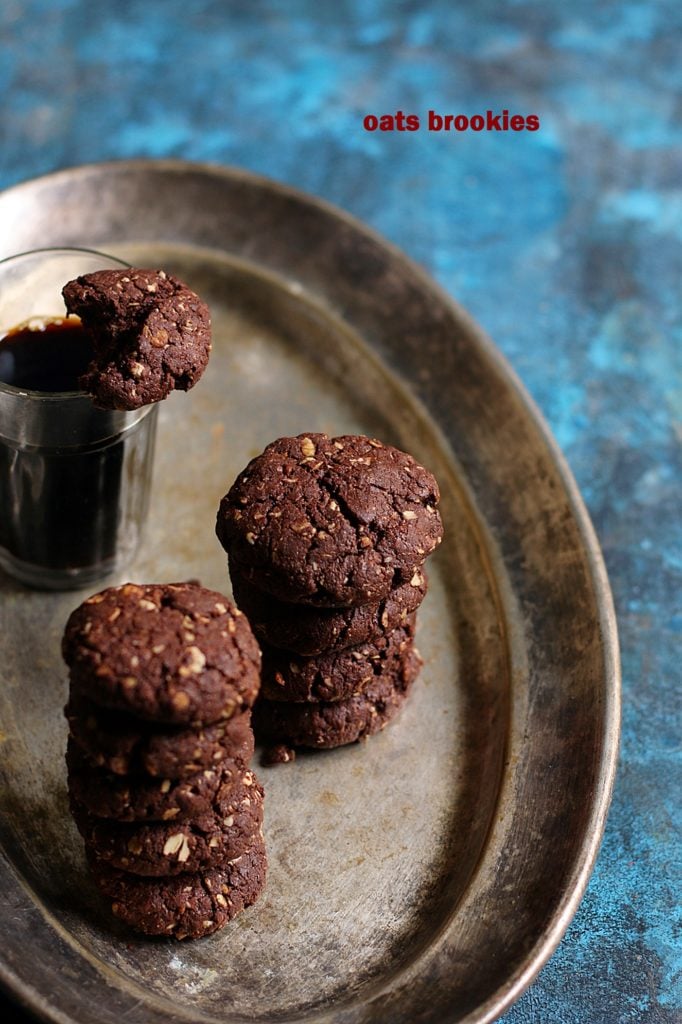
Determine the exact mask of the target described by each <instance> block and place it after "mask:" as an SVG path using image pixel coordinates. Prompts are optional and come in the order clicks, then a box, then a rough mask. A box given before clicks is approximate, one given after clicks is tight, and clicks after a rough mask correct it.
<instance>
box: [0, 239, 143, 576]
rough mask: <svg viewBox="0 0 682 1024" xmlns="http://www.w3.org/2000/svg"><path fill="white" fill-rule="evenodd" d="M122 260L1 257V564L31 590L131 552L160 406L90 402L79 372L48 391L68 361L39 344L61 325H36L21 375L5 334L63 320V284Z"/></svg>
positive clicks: (68, 253) (112, 563)
mask: <svg viewBox="0 0 682 1024" xmlns="http://www.w3.org/2000/svg"><path fill="white" fill-rule="evenodd" d="M125 266H127V264H125V263H122V262H121V261H120V260H117V259H114V258H113V257H111V256H105V255H104V254H102V253H98V252H94V251H91V250H87V249H36V250H33V251H31V252H26V253H21V254H19V255H17V256H12V257H10V258H8V259H5V260H2V261H0V567H1V568H2V569H4V570H5V571H6V572H7V573H9V574H10V575H11V576H13V577H14V578H15V579H18V580H21V582H22V583H25V584H28V585H29V586H32V587H36V588H39V589H48V590H70V589H75V588H78V587H84V586H87V585H89V584H90V583H92V582H94V581H95V580H98V579H100V578H102V577H103V576H106V575H108V574H110V573H113V572H117V571H118V570H120V569H122V568H123V567H124V566H125V565H126V563H128V562H129V561H130V560H131V559H132V558H133V556H134V555H135V552H136V551H137V548H138V545H139V543H140V539H141V536H142V530H143V527H144V523H145V519H146V516H147V511H148V507H149V496H150V489H151V479H152V463H153V458H154V441H155V434H156V420H157V415H156V414H157V406H156V405H149V406H145V407H144V408H142V409H138V410H135V411H134V412H118V411H107V410H102V409H97V408H95V406H94V404H93V402H92V399H91V398H90V397H89V396H88V395H87V394H86V393H85V392H84V391H81V390H78V385H77V382H76V380H75V378H74V382H73V384H72V385H70V390H54V387H53V385H54V384H55V383H56V386H57V387H59V386H62V385H61V384H60V381H61V373H60V368H61V366H62V363H63V362H65V361H68V360H67V359H66V355H65V356H64V358H63V359H62V357H61V356H60V353H59V351H58V350H55V349H54V348H48V347H47V346H54V345H59V344H60V343H63V336H62V341H61V342H60V331H58V330H54V331H50V330H46V331H44V332H41V335H40V341H39V343H37V344H36V345H34V346H32V348H31V349H30V352H29V353H28V356H27V359H28V361H29V366H28V371H27V372H26V373H24V382H23V383H22V381H21V380H20V379H18V377H17V376H16V374H15V373H14V372H13V369H12V368H13V366H15V365H16V361H17V360H16V357H17V354H19V355H20V354H21V353H20V351H19V349H20V346H19V345H17V346H15V348H16V352H15V351H14V349H13V346H12V344H11V341H12V338H13V337H17V335H16V334H14V335H13V334H12V333H11V332H12V331H13V329H16V327H17V325H20V324H26V325H29V326H33V327H35V326H36V325H40V324H44V323H53V322H54V320H55V319H59V318H64V317H65V316H66V313H65V309H64V301H63V299H62V295H61V290H62V287H63V286H64V285H65V284H66V282H67V281H70V280H72V279H73V278H75V277H78V276H79V275H80V274H88V273H91V272H92V271H94V270H103V269H111V268H114V269H120V268H122V267H125ZM3 339H4V341H3ZM41 352H42V354H41ZM41 361H42V365H41ZM24 362H26V360H24ZM34 364H35V365H34ZM24 369H26V367H24ZM13 378H14V379H15V381H16V383H14V384H13V383H11V381H12V379H13ZM26 380H28V381H29V384H30V385H31V386H26Z"/></svg>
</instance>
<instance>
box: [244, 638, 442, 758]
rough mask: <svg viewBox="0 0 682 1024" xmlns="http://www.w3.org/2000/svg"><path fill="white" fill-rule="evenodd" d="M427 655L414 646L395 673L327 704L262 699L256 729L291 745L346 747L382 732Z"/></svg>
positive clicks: (269, 738) (268, 738)
mask: <svg viewBox="0 0 682 1024" xmlns="http://www.w3.org/2000/svg"><path fill="white" fill-rule="evenodd" d="M421 664H422V661H421V658H420V656H419V654H418V652H417V650H416V648H414V647H411V648H410V649H409V651H408V652H407V655H406V657H405V658H404V660H403V662H402V664H401V667H400V671H399V673H398V675H397V676H396V677H394V678H393V679H380V680H378V681H377V682H373V683H370V685H369V686H368V687H367V689H366V690H364V691H363V692H362V693H360V694H356V695H355V696H353V697H350V698H349V699H348V700H339V701H333V702H329V703H322V704H313V703H310V704H304V703H300V704H295V703H284V702H279V701H269V700H260V701H259V702H258V704H257V705H256V709H255V712H254V722H255V727H256V731H257V732H258V734H259V735H260V736H262V737H263V738H264V739H266V740H272V741H273V742H275V743H278V744H280V745H282V744H284V745H286V746H291V747H320V748H331V747H340V746H343V745H344V744H346V743H354V742H355V741H356V740H359V739H362V738H363V737H365V736H371V735H372V734H373V733H376V732H379V731H380V730H381V729H383V728H384V726H385V725H387V724H388V722H389V721H390V720H391V719H392V718H393V717H394V716H395V715H396V714H397V713H398V711H399V710H400V708H401V707H402V705H403V704H404V702H405V699H406V697H407V695H408V693H409V690H410V687H411V686H412V684H413V682H414V680H415V679H416V678H417V675H418V674H419V670H420V668H421Z"/></svg>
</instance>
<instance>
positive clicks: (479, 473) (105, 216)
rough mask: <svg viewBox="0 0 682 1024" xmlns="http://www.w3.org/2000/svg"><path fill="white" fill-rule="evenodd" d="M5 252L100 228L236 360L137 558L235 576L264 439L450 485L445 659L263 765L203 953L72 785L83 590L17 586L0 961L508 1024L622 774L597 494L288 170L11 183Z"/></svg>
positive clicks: (349, 1023)
mask: <svg viewBox="0 0 682 1024" xmlns="http://www.w3.org/2000/svg"><path fill="white" fill-rule="evenodd" d="M0 223H2V225H3V232H2V241H1V242H0V250H1V251H0V254H1V255H3V256H4V255H9V254H10V253H11V252H17V251H20V250H23V249H28V248H32V247H35V246H38V245H43V246H44V245H65V244H66V245H68V244H74V245H85V246H90V247H94V248H98V249H102V250H104V251H110V252H114V253H116V254H119V255H122V256H124V257H126V258H128V259H129V260H130V261H131V262H135V263H153V264H157V265H163V266H164V267H166V268H168V269H171V270H174V271H176V272H178V273H179V274H180V275H182V276H184V277H186V278H187V279H188V280H189V281H190V282H191V283H192V284H193V285H194V286H195V287H196V288H197V289H198V290H199V291H200V292H201V294H202V295H204V296H205V297H206V298H207V299H208V301H209V303H210V304H211V307H212V310H213V315H214V321H215V349H214V354H213V356H212V359H211V364H210V367H209V370H208V372H207V374H206V376H205V378H204V380H203V381H202V382H201V384H200V385H199V386H198V387H197V388H196V389H195V390H194V391H193V392H191V393H190V394H189V395H187V396H184V395H180V396H174V397H173V398H171V399H170V400H169V401H167V402H166V403H164V405H163V407H162V409H161V425H160V436H159V450H158V457H157V463H156V466H155V488H154V499H153V504H152V511H151V523H150V528H149V531H148V537H147V542H146V545H145V547H144V553H143V554H142V555H141V557H140V558H139V559H138V561H137V562H136V564H135V565H134V566H132V567H131V569H130V571H129V573H127V574H126V575H127V577H128V578H131V579H136V580H153V579H154V580H171V579H182V578H188V577H199V578H200V579H201V581H202V582H203V583H205V584H206V585H207V586H211V587H215V588H217V589H223V590H228V591H229V580H228V577H227V572H226V566H225V562H224V558H223V554H222V551H221V549H220V547H219V546H218V544H217V541H216V540H215V537H214V534H213V523H214V516H215V510H216V507H217V503H218V499H219V497H220V496H221V495H222V493H223V492H224V491H225V490H226V488H227V487H228V485H229V484H230V483H231V481H232V480H233V479H234V477H235V475H236V474H237V472H238V471H239V470H240V469H241V468H242V466H243V465H244V464H245V462H246V461H247V460H248V459H249V458H250V457H251V456H252V455H254V454H255V453H256V452H258V451H259V450H260V449H261V448H262V447H263V446H264V445H265V444H266V443H267V442H268V441H269V440H271V439H272V438H274V437H276V436H278V435H282V434H291V433H298V432H301V431H310V430H320V429H323V430H326V431H328V432H330V433H340V432H363V433H370V434H374V435H378V436H379V437H381V438H383V439H385V440H387V441H389V442H393V443H396V444H398V445H400V446H402V447H404V448H407V449H408V450H409V451H411V452H412V453H413V454H414V455H415V456H416V457H417V458H418V459H420V460H422V461H423V462H424V463H425V464H426V465H428V466H429V467H430V468H431V469H432V470H434V472H435V473H436V475H437V477H438V479H439V481H440V484H441V488H442V491H443V511H444V519H445V524H446V531H447V534H446V541H445V542H444V543H443V545H442V547H441V549H440V550H439V553H438V555H437V557H436V558H435V559H433V565H432V568H431V572H430V575H431V589H430V592H429V595H428V597H427V599H426V601H425V603H424V606H423V609H422V611H421V613H420V626H419V631H418V643H419V646H420V648H421V650H422V654H423V656H424V658H425V668H424V671H423V674H422V678H421V680H420V682H419V683H418V685H417V686H416V688H415V692H414V694H413V696H412V698H411V700H410V701H409V703H408V705H407V706H406V708H405V710H404V711H403V713H402V714H401V716H400V718H399V719H398V720H396V722H395V723H393V724H392V725H391V726H390V727H389V728H388V729H386V731H385V732H384V733H382V734H381V735H380V736H378V737H376V738H373V739H372V740H371V741H370V742H368V743H366V744H363V745H359V746H354V747H349V748H345V749H342V750H338V751H335V752H330V753H318V754H310V755H308V756H300V757H299V759H298V760H297V761H296V762H295V764H293V765H287V766H282V767H279V768H276V769H265V770H260V771H259V774H260V775H261V777H262V779H263V782H264V784H265V787H266V839H267V843H268V849H269V856H270V863H271V869H270V875H269V880H268V885H267V891H266V893H265V895H264V897H263V898H262V899H261V901H260V902H259V903H258V904H257V905H256V906H255V907H253V908H252V909H250V910H249V911H247V912H246V913H244V914H243V915H242V916H241V917H240V918H238V919H237V920H236V921H235V922H234V923H233V924H232V925H231V926H229V927H228V928H226V929H225V930H224V931H223V932H222V933H220V934H218V935H216V936H214V937H212V938H210V939H206V940H203V941H200V942H195V943H185V944H178V943H171V942H161V941H146V940H144V939H140V938H137V937H135V936H131V934H130V933H129V932H127V931H126V930H125V929H123V928H122V927H121V926H120V925H118V924H117V923H116V922H115V921H114V920H113V919H112V917H111V916H110V914H109V913H108V909H107V908H106V906H104V905H103V904H102V902H101V900H100V899H99V897H98V896H97V893H96V892H95V890H94V887H93V885H92V884H91V882H90V880H89V878H88V874H87V871H86V870H85V865H84V859H83V854H82V848H81V843H80V840H79V838H78V836H77V834H76V831H75V828H74V826H73V825H72V823H71V821H70V818H69V815H68V811H67V803H66V793H65V772H64V766H63V750H64V745H65V734H66V728H65V724H64V722H63V719H62V717H61V708H62V705H63V703H64V699H65V693H66V678H65V671H64V669H63V667H62V664H61V661H60V657H59V638H60V634H61V630H62V628H63V624H64V621H65V619H66V617H67V614H68V612H69V611H70V610H71V608H72V607H74V605H75V604H76V603H78V601H79V600H81V598H82V596H84V595H79V594H75V595H74V594H73V593H71V594H40V593H34V592H30V591H28V590H25V589H23V588H21V587H19V586H18V585H15V584H14V583H12V582H11V581H10V580H8V579H6V578H3V579H2V580H1V581H0V593H1V596H2V605H1V617H2V622H1V633H0V635H1V636H2V648H3V686H2V691H1V694H0V708H1V718H0V721H1V728H2V743H1V745H0V757H1V766H0V767H1V772H2V793H1V797H0V799H1V809H2V820H1V825H0V841H1V845H2V854H3V856H2V861H1V862H0V868H1V878H0V882H1V885H2V896H3V908H4V921H5V925H4V933H5V934H4V941H3V944H2V950H1V951H0V961H1V975H0V976H1V977H2V978H3V979H4V983H5V984H6V985H7V986H8V987H9V988H10V989H11V990H12V991H13V993H14V994H15V995H16V996H17V997H18V998H19V999H20V1000H21V1001H23V1002H24V1003H25V1004H26V1005H27V1006H29V1007H30V1008H31V1009H32V1010H33V1011H34V1012H35V1013H37V1014H38V1015H40V1016H42V1017H43V1018H45V1019H47V1020H54V1021H61V1022H63V1021H72V1022H74V1024H75V1022H78V1024H86V1022H93V1024H95V1022H97V1024H104V1022H114V1021H116V1022H118V1021H120V1020H121V1019H125V1020H126V1021H128V1022H130V1024H134V1022H140V1024H142V1022H144V1024H153V1022H161V1021H163V1022H165V1024H168V1022H176V1021H177V1022H180V1021H197V1022H199V1021H201V1022H208V1021H215V1022H228V1021H229V1022H233V1021H234V1022H236V1021H301V1020H306V1021H330V1022H331V1021H334V1022H338V1024H353V1022H361V1021H362V1022H370V1021H376V1022H382V1024H387V1022H391V1024H402V1022H404V1024H408V1022H409V1024H416V1022H424V1024H426V1022H429V1024H432V1022H441V1021H449V1022H455V1021H457V1022H464V1021H466V1022H470V1024H473V1022H474V1021H475V1022H478V1024H480V1022H484V1021H491V1020H493V1019H494V1018H495V1017H496V1016H497V1015H498V1014H500V1013H501V1012H502V1011H503V1010H504V1009H505V1007H507V1006H508V1005H509V1004H510V1003H511V1002H512V1001H513V1000H514V999H515V998H516V997H517V996H518V995H519V994H520V992H521V991H523V989H524V987H525V986H526V985H527V984H528V983H529V982H530V981H531V980H532V978H533V977H534V976H535V974H536V973H537V971H538V970H539V968H540V967H541V966H542V964H543V963H544V962H545V960H546V959H547V958H548V957H549V955H550V954H551V952H552V951H553V949H554V948H555V946H556V944H557V943H558V941H559V939H560V937H561V935H562V934H563V932H564V930H565V928H566V926H567V924H568V922H569V920H570V918H571V916H572V914H573V912H574V911H575V909H576V906H577V904H578V902H579V900H580V897H581V895H582V893H583V891H584V888H585V885H586V882H587V878H588V876H589V872H590V870H591V867H592V864H593V861H594V858H595V856H596V851H597V849H598V844H599V840H600V836H601V832H602V828H603V824H604V819H605V815H606V811H607V807H608V803H609V798H610V792H611V786H612V782H613V775H614V766H615V759H616V750H617V738H618V722H619V689H618V687H619V679H618V654H617V641H616V629H615V623H614V616H613V610H612V605H611V598H610V594H609V588H608V583H607V579H606V576H605V572H604V568H603V565H602V560H601V556H600V553H599V549H598V546H597V542H596V540H595V537H594V534H593V532H592V529H591V526H590V523H589V521H588V518H587V515H586V512H585V509H584V507H583V505H582V502H581V499H580V497H579V495H578V493H577V491H576V487H575V484H574V482H573V480H572V478H571V476H570V473H569V471H568V470H567V468H566V466H565V464H564V462H563V460H562V458H561V456H560V454H559V452H558V450H557V448H556V446H555V445H554V443H553V441H552V439H551V437H550V436H549V434H548V432H547V429H546V427H545V426H544V424H543V423H542V421H541V419H540V417H539V415H538V413H537V411H536V410H535V408H534V407H533V405H532V403H531V401H530V400H529V398H528V396H527V395H526V394H525V392H524V391H523V389H522V387H521V386H520V384H519V383H518V381H517V380H516V379H515V377H514V376H513V374H512V373H511V371H510V370H509V368H508V366H507V365H506V363H505V362H504V360H503V359H502V358H501V356H500V355H499V354H498V353H497V351H496V350H495V349H494V347H493V346H492V345H491V343H490V342H489V341H488V340H487V339H486V338H485V337H484V336H483V335H482V333H481V331H480V330H479V329H478V328H477V327H476V325H475V324H474V323H472V321H471V320H470V319H469V318H468V317H467V316H466V314H465V313H464V312H463V311H462V310H461V309H460V308H458V307H457V306H456V304H454V303H453V302H452V301H451V300H450V299H448V298H447V297H446V296H445V295H444V294H443V293H442V292H441V291H440V290H439V289H438V288H437V287H436V286H435V285H434V284H433V282H431V281H430V280H429V279H428V278H427V277H426V276H425V275H424V274H423V273H422V272H421V271H420V270H419V269H418V268H417V267H415V266H414V265H413V264H411V263H410V262H409V261H408V260H407V259H406V258H405V257H404V256H403V255H402V254H401V253H400V252H398V251H396V250H395V249H393V248H392V247H391V246H389V245H388V244H387V243H386V242H384V241H382V240H381V239H379V238H377V237H376V236H375V235H373V234H372V233H371V232H370V231H368V230H367V229H366V228H364V227H363V226H362V225H360V224H358V223H357V222H355V221H353V220H352V219H351V218H349V217H347V216H346V215H344V214H343V213H341V212H340V211H338V210H335V209H333V208H331V207H329V206H328V205H326V204H324V203H322V202H319V201H317V200H315V199H311V198H310V197H306V196H303V195H300V194H297V193H296V192H294V191H292V190H290V189H288V188H284V187H280V186H279V185H277V184H274V183H272V182H269V181H266V180H263V179H260V178H256V177H254V176H251V175H248V174H245V173H241V172H238V171H231V170H225V169H219V168H212V167H206V166H198V165H192V164H185V163H177V162H161V163H157V162H145V161H143V162H132V163H130V162H129V163H120V164H107V165H99V166H93V167H84V168H78V169H75V170H72V171H66V172H62V173H59V174H56V175H51V176H49V177H47V178H43V179H39V180H37V181H33V182H29V183H27V184H24V185H21V186H19V187H16V188H14V189H10V190H9V191H8V192H6V193H5V194H4V195H2V196H1V197H0Z"/></svg>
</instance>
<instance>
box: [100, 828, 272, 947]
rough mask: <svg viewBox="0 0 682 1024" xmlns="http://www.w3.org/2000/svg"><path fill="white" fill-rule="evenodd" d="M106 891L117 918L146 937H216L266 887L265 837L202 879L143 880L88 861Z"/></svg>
mask: <svg viewBox="0 0 682 1024" xmlns="http://www.w3.org/2000/svg"><path fill="white" fill-rule="evenodd" d="M88 861H89V864H90V867H91V869H92V873H93V876H94V879H95V883H96V884H97V886H98V888H99V890H100V892H102V894H103V895H104V896H106V897H107V898H108V899H109V900H111V909H112V911H113V913H114V914H115V915H116V917H119V918H120V919H121V920H122V921H125V923H126V924H128V925H130V926H131V927H132V928H134V929H136V930H137V931H139V932H142V933H143V934H145V935H165V936H173V937H174V938H176V939H198V938H201V937H202V936H203V935H210V934H211V932H215V931H217V930H218V929H219V928H222V927H223V925H225V924H227V922H228V921H231V920H232V918H233V917H236V916H237V914H239V913H241V911H242V910H244V909H245V908H246V907H250V906H251V905H252V904H253V903H255V902H256V900H257V899H258V897H259V896H260V894H261V892H262V891H263V888H264V886H265V878H266V872H267V859H266V856H265V846H264V844H263V838H262V836H256V837H255V838H254V840H253V842H252V845H251V846H250V847H249V849H248V850H247V851H246V852H245V853H243V854H241V855H240V856H239V857H237V858H235V859H233V860H232V861H230V862H228V863H226V864H221V866H220V867H218V868H211V869H208V870H206V871H202V872H199V873H198V874H181V875H174V876H173V877H171V878H143V877H142V876H140V875H130V874H128V873H127V872H125V871H118V870H116V868H112V867H111V866H110V865H109V864H106V863H105V862H103V861H100V860H97V858H96V857H94V856H93V855H92V854H90V855H89V856H88Z"/></svg>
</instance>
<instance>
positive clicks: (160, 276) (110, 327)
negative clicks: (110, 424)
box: [62, 267, 211, 409]
mask: <svg viewBox="0 0 682 1024" xmlns="http://www.w3.org/2000/svg"><path fill="white" fill-rule="evenodd" d="M62 294H63V296H64V302H65V303H66V308H67V310H68V312H69V313H75V314H76V315H77V316H79V317H80V319H81V320H82V322H83V326H84V328H85V330H86V331H87V332H88V334H89V336H90V337H91V338H92V342H93V348H94V358H93V361H92V363H91V364H90V366H89V367H88V370H87V372H86V373H85V374H84V375H83V376H82V377H81V379H80V382H79V383H80V385H81V387H82V388H83V389H84V390H85V391H88V392H89V393H90V394H91V395H92V396H93V398H94V399H95V402H96V403H97V404H98V405H99V406H100V407H102V408H106V409H138V408H140V406H143V405H148V404H149V403H151V402H158V401H160V400H161V399H163V398H166V396H167V395H169V394H170V393H171V391H173V390H174V389H175V388H177V389H179V390H181V391H188V390H189V389H190V388H191V387H193V386H194V385H195V384H196V382H197V381H198V380H199V378H200V377H201V375H202V373H203V372H204V370H205V369H206V364H207V363H208V357H209V354H210V351H211V317H210V313H209V310H208V306H207V305H206V303H205V302H202V301H201V299H200V298H199V296H198V295H196V294H195V293H194V292H193V291H192V290H191V289H190V288H188V287H187V285H186V284H183V282H182V281H179V280H178V279H177V278H176V277H172V276H171V275H170V274H166V273H165V272H164V271H163V270H144V269H137V268H133V267H130V268H128V269H127V270H97V271H95V272H94V273H92V274H85V275H84V276H83V277H78V278H76V280H74V281H69V283H68V284H67V285H65V287H64V288H63V290H62Z"/></svg>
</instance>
